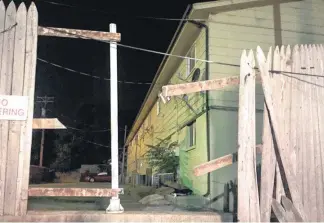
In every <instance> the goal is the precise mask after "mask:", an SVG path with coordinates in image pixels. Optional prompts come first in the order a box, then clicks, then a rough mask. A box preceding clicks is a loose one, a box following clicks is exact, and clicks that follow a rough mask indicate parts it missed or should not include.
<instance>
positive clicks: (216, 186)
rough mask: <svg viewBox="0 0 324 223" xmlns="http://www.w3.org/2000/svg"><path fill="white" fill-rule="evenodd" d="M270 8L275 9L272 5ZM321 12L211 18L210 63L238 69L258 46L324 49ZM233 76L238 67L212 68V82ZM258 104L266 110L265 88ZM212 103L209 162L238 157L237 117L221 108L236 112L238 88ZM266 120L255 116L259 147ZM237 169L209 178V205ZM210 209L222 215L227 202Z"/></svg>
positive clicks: (311, 2)
mask: <svg viewBox="0 0 324 223" xmlns="http://www.w3.org/2000/svg"><path fill="white" fill-rule="evenodd" d="M269 2H270V3H273V2H274V0H269ZM243 5H244V4H243ZM241 6H242V4H241ZM278 8H279V9H280V10H278ZM323 12H324V1H323V0H303V1H299V2H290V3H282V4H280V6H279V7H278V5H277V6H274V5H268V6H262V7H255V8H247V9H242V8H240V9H237V8H236V7H235V5H233V10H232V11H229V10H227V11H226V12H218V13H217V14H214V15H210V18H209V19H210V20H209V27H210V36H209V44H210V48H209V49H210V52H209V53H210V60H212V61H219V62H225V63H229V64H237V65H239V63H240V57H241V54H242V51H243V49H254V50H255V49H256V47H257V46H258V45H260V46H261V47H262V49H264V51H265V52H267V51H268V49H269V47H270V46H274V45H277V44H283V45H287V44H290V45H295V44H310V43H314V44H316V43H324V13H323ZM279 15H280V16H279ZM234 75H239V68H238V67H234V66H223V65H217V64H215V63H212V64H210V76H209V78H210V79H216V78H221V77H227V76H234ZM256 98H257V100H256V106H257V108H258V109H263V93H262V89H261V86H258V87H257V95H256ZM209 99H210V100H209V104H210V105H211V106H214V107H217V108H218V109H212V110H211V111H210V123H211V127H210V128H211V134H210V139H211V141H210V145H211V148H210V150H211V151H210V153H211V159H215V158H218V157H221V156H224V155H227V154H230V153H233V152H235V151H237V111H230V112H228V111H224V110H222V109H220V108H227V109H228V108H232V109H233V107H238V88H237V87H231V88H228V89H225V90H222V91H212V92H210V97H209ZM262 116H263V114H262V113H257V123H256V125H257V126H256V128H257V142H256V143H257V144H258V143H261V136H262ZM236 169H237V165H232V166H230V167H226V168H223V169H221V170H218V171H215V172H213V173H212V174H210V180H211V185H210V199H213V198H214V197H217V196H218V195H220V194H222V193H223V192H224V185H223V183H227V182H229V181H230V180H233V179H235V178H236V174H237V172H236ZM232 204H233V197H231V206H232ZM211 207H212V208H216V209H219V210H222V209H223V197H221V198H220V199H218V200H217V201H216V202H214V203H213V204H212V206H211ZM231 210H232V208H231Z"/></svg>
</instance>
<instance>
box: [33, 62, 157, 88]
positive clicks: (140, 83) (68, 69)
mask: <svg viewBox="0 0 324 223" xmlns="http://www.w3.org/2000/svg"><path fill="white" fill-rule="evenodd" d="M37 60H39V61H41V62H43V63H47V64H50V65H52V66H54V67H58V68H61V69H63V70H67V71H70V72H73V73H77V74H81V75H83V76H87V77H92V78H94V79H98V80H104V81H110V78H105V77H99V76H94V75H91V74H89V73H85V72H82V71H77V70H74V69H71V68H68V67H64V66H62V65H59V64H56V63H52V62H50V61H47V60H44V59H42V58H39V57H38V58H37ZM118 82H119V83H121V84H133V85H151V84H152V83H151V82H133V81H120V80H119V81H118Z"/></svg>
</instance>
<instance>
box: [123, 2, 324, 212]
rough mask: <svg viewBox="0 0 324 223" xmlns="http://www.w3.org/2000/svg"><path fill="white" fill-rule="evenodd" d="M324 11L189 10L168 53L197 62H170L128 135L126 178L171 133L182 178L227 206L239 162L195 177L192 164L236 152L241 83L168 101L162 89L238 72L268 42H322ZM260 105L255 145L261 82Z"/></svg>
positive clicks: (274, 7)
mask: <svg viewBox="0 0 324 223" xmlns="http://www.w3.org/2000/svg"><path fill="white" fill-rule="evenodd" d="M323 11H324V1H323V0H219V1H211V2H205V3H197V4H194V5H193V6H192V7H189V8H188V9H187V11H186V12H185V15H184V17H183V20H182V21H181V22H180V25H179V28H178V30H177V32H176V34H175V36H174V38H173V40H172V42H171V44H170V47H169V50H168V53H170V54H173V55H181V56H188V57H193V58H197V59H198V60H196V61H195V60H189V59H183V58H179V57H170V56H166V57H165V58H164V59H163V61H162V64H161V66H160V67H159V69H158V71H157V73H156V76H155V78H154V81H153V84H152V86H151V88H150V90H149V92H148V94H147V96H146V98H145V101H144V103H143V105H142V107H141V110H140V111H139V113H138V116H137V118H136V120H135V122H134V124H133V127H132V129H131V132H130V134H129V135H128V138H127V145H128V159H127V175H128V176H129V177H130V178H134V177H136V175H144V176H145V175H147V173H148V172H149V170H150V167H149V166H148V164H147V161H146V159H145V154H146V152H147V150H148V149H149V147H148V146H147V145H156V144H158V143H159V142H160V140H163V139H166V138H170V141H171V142H177V143H178V145H179V146H178V148H177V151H176V152H177V155H178V156H179V159H180V180H181V182H182V183H183V184H184V185H185V186H187V187H189V188H190V189H192V190H193V191H194V193H195V194H196V195H199V196H201V197H202V199H205V200H206V201H209V205H210V207H211V208H214V209H216V210H223V205H224V204H223V197H222V196H221V195H222V194H223V193H224V184H225V183H228V182H229V181H231V180H234V179H236V178H237V165H236V164H233V165H230V166H227V167H224V168H222V169H219V170H217V171H214V172H212V173H210V174H206V175H204V176H200V177H196V176H194V175H193V167H195V166H196V165H199V164H202V163H204V162H207V161H209V160H213V159H216V158H219V157H222V156H224V155H228V154H231V153H234V152H237V132H238V98H239V92H238V89H239V86H233V87H228V88H226V89H223V90H216V91H209V92H199V93H193V94H188V95H183V96H179V97H172V98H169V99H168V100H167V102H166V103H163V102H162V101H161V98H160V97H159V94H160V92H161V87H162V86H163V85H169V84H180V83H187V82H193V81H201V80H210V79H218V78H223V77H229V76H236V75H237V76H238V75H239V67H237V66H232V65H233V64H236V65H239V63H240V57H241V54H242V51H243V50H244V49H256V47H257V46H261V48H262V49H263V50H264V51H266V52H267V51H268V49H269V47H270V46H275V45H288V44H290V45H295V44H317V43H323V42H324V25H323V22H322V21H323V19H324V13H322V12H323ZM204 60H207V61H213V62H209V63H206V62H204ZM217 62H221V63H223V64H219V63H217ZM224 64H228V65H224ZM256 109H257V111H256V115H257V122H256V130H257V142H256V144H260V143H261V136H262V119H263V92H262V88H261V86H260V85H257V89H256ZM216 198H218V199H216ZM232 209H233V197H232V195H231V197H230V210H232Z"/></svg>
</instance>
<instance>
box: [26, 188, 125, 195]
mask: <svg viewBox="0 0 324 223" xmlns="http://www.w3.org/2000/svg"><path fill="white" fill-rule="evenodd" d="M119 191H121V192H123V190H122V189H117V190H116V189H105V188H44V187H43V188H41V187H32V188H29V189H28V196H30V197H112V196H115V195H117V194H119Z"/></svg>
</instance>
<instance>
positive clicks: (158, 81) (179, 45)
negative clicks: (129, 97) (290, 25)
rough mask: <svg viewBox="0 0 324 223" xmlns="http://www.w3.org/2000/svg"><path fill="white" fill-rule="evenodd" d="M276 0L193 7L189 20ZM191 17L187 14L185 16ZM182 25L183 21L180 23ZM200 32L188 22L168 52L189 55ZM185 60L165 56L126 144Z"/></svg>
mask: <svg viewBox="0 0 324 223" xmlns="http://www.w3.org/2000/svg"><path fill="white" fill-rule="evenodd" d="M279 1H280V3H284V2H293V1H302V0H279ZM273 3H274V2H273V0H219V1H210V2H203V3H195V4H193V6H192V8H191V11H190V13H189V14H188V17H187V18H186V19H187V20H195V19H196V20H199V21H200V22H203V21H201V20H205V21H207V20H208V17H209V14H215V13H217V12H224V11H233V10H240V9H245V8H253V7H261V6H266V5H271V4H273ZM185 14H187V13H185ZM180 24H181V22H180ZM180 26H181V25H180ZM199 33H200V29H199V28H198V27H197V26H196V25H194V24H192V23H189V22H186V23H185V24H184V25H183V27H182V29H181V31H180V33H179V34H178V35H177V33H176V34H175V36H174V37H173V38H177V39H176V40H175V42H174V44H172V43H171V45H170V46H169V49H168V51H167V52H168V53H169V54H172V55H181V56H185V55H186V54H187V52H186V51H187V50H188V49H189V48H190V46H191V45H192V43H193V42H194V41H195V40H196V39H197V37H198V35H199ZM182 60H183V59H181V58H178V57H173V56H165V57H164V59H163V61H162V63H161V65H160V67H159V69H158V71H157V73H156V75H155V77H154V79H153V82H152V85H151V87H150V89H149V91H148V93H147V94H146V97H145V99H144V102H143V104H142V106H141V108H140V111H139V113H138V114H137V117H136V119H135V122H134V124H133V126H132V128H131V131H130V133H129V134H128V137H127V140H126V145H128V144H129V142H130V141H131V140H132V139H133V137H134V136H135V135H136V133H137V131H138V130H139V129H140V127H141V125H142V123H143V122H144V121H145V119H146V117H147V116H148V114H149V112H150V111H151V109H152V107H153V106H154V104H155V103H156V101H157V99H158V94H159V93H160V91H161V89H162V86H163V85H166V84H168V82H169V81H170V79H171V77H172V75H173V74H174V72H175V71H176V69H177V68H178V66H179V65H180V63H181V62H182Z"/></svg>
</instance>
